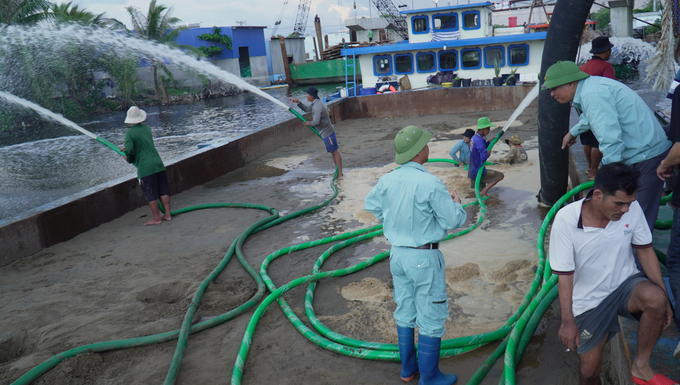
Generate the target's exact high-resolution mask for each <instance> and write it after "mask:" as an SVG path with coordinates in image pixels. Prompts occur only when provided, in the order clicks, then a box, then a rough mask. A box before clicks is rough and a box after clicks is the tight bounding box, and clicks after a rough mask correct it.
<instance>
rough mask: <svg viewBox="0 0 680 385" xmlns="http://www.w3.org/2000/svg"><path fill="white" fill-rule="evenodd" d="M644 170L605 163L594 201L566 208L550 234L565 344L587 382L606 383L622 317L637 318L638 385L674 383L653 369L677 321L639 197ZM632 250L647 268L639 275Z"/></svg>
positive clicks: (635, 371) (635, 365) (635, 364)
mask: <svg viewBox="0 0 680 385" xmlns="http://www.w3.org/2000/svg"><path fill="white" fill-rule="evenodd" d="M638 177H639V173H638V172H637V171H635V170H634V169H633V168H632V167H630V166H627V165H625V164H624V163H621V162H615V163H610V164H607V165H605V166H602V168H601V169H600V171H599V172H598V173H597V176H596V177H595V185H594V187H593V190H592V191H591V192H590V193H588V196H587V197H586V198H584V199H582V200H580V201H578V202H574V203H572V204H570V205H568V206H566V207H564V208H563V209H561V210H560V211H559V212H558V213H557V216H556V217H555V221H554V222H553V225H552V229H551V231H550V267H551V268H552V271H553V272H554V273H555V274H558V275H559V281H558V282H559V283H558V286H559V296H560V308H561V312H562V325H561V327H560V331H559V337H560V341H562V343H563V344H564V345H565V346H566V347H567V348H569V349H575V350H576V351H577V352H578V355H579V361H580V377H581V384H583V385H585V384H600V383H601V382H600V369H601V364H602V352H603V351H604V346H605V344H606V343H607V341H609V340H610V339H612V337H614V335H616V333H618V332H619V331H620V326H619V321H618V316H619V315H620V316H623V317H628V318H631V319H637V320H638V321H639V323H640V324H639V327H638V336H637V342H638V349H637V353H636V355H635V361H633V365H632V366H631V374H632V376H633V382H634V383H636V384H662V385H671V384H676V385H677V383H676V382H674V381H672V380H669V379H668V378H667V377H665V376H664V375H662V374H655V373H654V371H653V370H652V368H651V366H650V365H649V359H650V357H651V354H652V349H653V348H654V345H655V344H656V341H657V340H658V339H659V336H660V335H661V332H662V330H663V329H665V328H666V327H668V326H669V325H670V323H671V319H672V317H673V310H672V309H671V306H670V302H669V300H668V296H667V295H666V286H665V285H664V282H663V278H662V276H661V269H660V268H659V261H658V260H657V258H656V253H654V249H653V248H652V233H651V231H650V230H649V227H648V226H647V223H646V220H645V216H644V212H643V211H642V208H641V207H640V204H639V203H638V202H637V201H636V200H635V197H636V194H635V193H636V190H637V189H638ZM633 248H635V249H636V250H637V257H638V260H639V261H640V265H641V266H642V270H643V271H642V272H641V271H640V270H638V268H637V266H636V264H635V257H634V256H633Z"/></svg>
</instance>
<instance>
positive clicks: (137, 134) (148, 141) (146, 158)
mask: <svg viewBox="0 0 680 385" xmlns="http://www.w3.org/2000/svg"><path fill="white" fill-rule="evenodd" d="M145 120H146V112H144V111H143V110H140V109H139V108H137V107H135V106H132V107H130V109H129V110H128V112H127V117H126V118H125V124H128V125H130V126H131V127H130V129H129V130H127V132H126V133H125V147H124V148H121V149H120V150H121V151H123V152H125V160H127V161H128V163H132V164H134V165H135V167H137V178H139V187H141V188H142V192H143V193H144V197H146V200H147V202H149V207H150V208H151V214H152V215H153V218H152V219H151V220H150V221H148V222H146V223H145V224H144V225H145V226H148V225H159V224H161V220H164V221H169V220H171V219H172V217H171V215H170V185H169V183H168V176H167V174H166V173H165V165H163V160H161V157H160V155H158V151H157V150H156V146H154V144H153V137H152V136H151V130H150V129H149V127H148V126H146V125H144V124H142V122H144V121H145ZM158 198H160V199H161V202H162V203H163V209H164V210H165V214H164V215H163V216H162V217H161V215H160V211H159V210H158Z"/></svg>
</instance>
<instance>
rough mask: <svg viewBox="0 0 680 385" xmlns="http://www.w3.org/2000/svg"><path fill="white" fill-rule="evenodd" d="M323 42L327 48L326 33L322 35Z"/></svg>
mask: <svg viewBox="0 0 680 385" xmlns="http://www.w3.org/2000/svg"><path fill="white" fill-rule="evenodd" d="M323 42H324V45H325V46H326V49H328V35H323Z"/></svg>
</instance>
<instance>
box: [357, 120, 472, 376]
mask: <svg viewBox="0 0 680 385" xmlns="http://www.w3.org/2000/svg"><path fill="white" fill-rule="evenodd" d="M431 137H432V133H431V132H429V131H425V130H421V129H420V128H418V127H415V126H408V127H405V128H404V129H402V130H401V131H399V133H398V134H397V136H396V138H394V149H395V151H396V155H395V162H396V163H397V164H399V165H401V167H399V168H398V169H397V170H394V171H392V172H390V173H389V174H387V175H384V176H383V177H381V178H380V180H379V181H378V183H377V184H376V185H375V187H373V189H372V190H371V191H370V192H369V193H368V195H367V196H366V200H365V205H364V208H365V209H366V211H369V212H371V213H373V215H375V216H376V217H377V218H378V220H380V222H381V223H383V231H384V234H385V237H386V238H387V240H388V241H389V242H390V244H392V248H391V250H390V271H391V272H392V280H393V286H394V302H396V303H397V310H395V312H394V318H395V320H396V322H397V334H398V337H399V356H400V357H401V379H402V380H404V381H410V380H412V379H413V377H414V376H415V374H416V373H418V372H420V381H419V382H418V383H419V384H420V385H450V384H453V383H455V382H456V381H457V377H456V375H455V374H443V373H442V372H441V371H440V370H439V351H440V347H441V338H442V336H443V335H444V331H445V330H446V329H445V328H444V323H445V322H446V318H447V317H448V315H449V301H448V296H447V294H446V276H445V266H444V257H443V255H442V253H441V252H440V251H439V250H438V249H439V243H438V242H439V241H442V240H444V239H445V238H446V237H447V232H446V230H447V229H449V230H450V229H455V228H458V227H460V226H461V225H463V223H465V220H466V218H467V214H466V213H465V210H464V209H463V206H462V205H461V204H460V198H459V197H458V195H457V194H456V191H455V190H454V191H453V194H452V195H449V192H448V191H447V189H446V186H444V183H442V181H441V180H439V178H437V177H436V176H434V175H432V174H430V173H429V172H428V171H427V169H426V168H425V167H423V163H425V162H427V160H428V156H429V153H430V149H429V147H428V146H427V142H428V141H429V140H430V138H431ZM416 326H418V327H420V332H419V336H418V360H417V362H416V352H415V347H414V336H415V333H414V329H415V327H416Z"/></svg>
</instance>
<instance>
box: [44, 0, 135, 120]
mask: <svg viewBox="0 0 680 385" xmlns="http://www.w3.org/2000/svg"><path fill="white" fill-rule="evenodd" d="M50 15H51V16H50V18H49V23H50V25H51V27H52V28H55V29H59V28H61V27H62V26H64V25H71V24H76V25H80V26H84V27H91V28H93V30H94V29H103V28H108V29H122V30H125V25H123V23H121V22H120V21H118V20H116V19H110V18H107V17H106V14H105V13H100V14H94V13H92V12H90V11H88V10H87V9H85V8H80V7H79V6H78V5H73V3H72V2H68V3H62V4H52V5H51V6H50ZM58 52H59V54H58V55H56V57H54V60H53V61H52V64H51V67H52V68H53V70H54V72H55V73H57V74H58V79H59V83H61V82H63V83H65V84H66V88H65V91H66V93H65V95H64V97H67V98H68V99H70V100H71V101H73V102H75V103H76V105H77V108H76V107H75V106H74V107H73V108H71V110H72V111H80V112H81V113H86V111H87V110H93V109H94V108H96V106H97V105H98V104H100V103H101V102H102V97H101V94H100V92H99V91H98V89H100V88H99V87H98V85H97V82H96V81H95V75H94V72H95V71H97V70H103V69H105V68H104V67H105V66H104V64H103V63H102V61H101V60H99V59H98V57H99V56H101V55H104V53H105V50H104V51H102V48H101V47H98V46H96V45H93V44H88V43H76V42H73V44H61V45H60V46H59V49H58Z"/></svg>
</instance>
